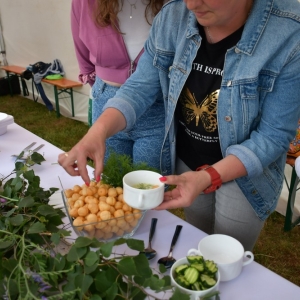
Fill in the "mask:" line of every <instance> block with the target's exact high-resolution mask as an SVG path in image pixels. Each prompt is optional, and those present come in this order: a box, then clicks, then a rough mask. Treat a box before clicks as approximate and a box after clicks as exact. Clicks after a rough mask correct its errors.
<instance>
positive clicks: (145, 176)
mask: <svg viewBox="0 0 300 300" xmlns="http://www.w3.org/2000/svg"><path fill="white" fill-rule="evenodd" d="M160 177H162V175H160V174H159V173H156V172H152V171H143V170H139V171H133V172H130V173H127V174H126V175H125V176H124V177H123V198H124V201H125V202H126V203H127V204H128V205H129V206H131V207H133V208H137V209H141V210H146V209H152V208H155V207H157V206H158V205H159V204H161V203H162V202H163V199H164V191H165V184H164V183H162V182H161V181H160V180H159V178H160ZM141 183H143V184H151V185H156V186H157V187H155V188H153V189H146V190H144V189H139V188H136V187H135V186H136V185H138V184H141Z"/></svg>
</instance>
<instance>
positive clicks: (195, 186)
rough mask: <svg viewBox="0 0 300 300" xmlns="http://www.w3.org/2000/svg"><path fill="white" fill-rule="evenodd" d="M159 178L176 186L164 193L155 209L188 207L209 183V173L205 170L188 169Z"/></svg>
mask: <svg viewBox="0 0 300 300" xmlns="http://www.w3.org/2000/svg"><path fill="white" fill-rule="evenodd" d="M160 180H161V181H162V182H164V183H165V184H168V185H175V186H176V187H175V188H174V189H173V190H171V191H168V192H166V193H165V195H164V201H163V203H162V204H161V205H159V206H158V207H156V208H155V209H156V210H162V209H174V208H178V207H188V206H190V205H191V204H192V202H193V201H194V200H195V198H196V197H197V196H198V195H199V194H200V193H201V192H202V191H203V190H205V189H206V188H207V187H208V186H209V185H210V184H211V178H210V175H209V174H208V173H207V172H205V171H200V172H193V171H190V172H185V173H182V174H181V175H178V176H176V175H171V176H165V177H161V179H160Z"/></svg>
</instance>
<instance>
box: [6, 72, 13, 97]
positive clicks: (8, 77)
mask: <svg viewBox="0 0 300 300" xmlns="http://www.w3.org/2000/svg"><path fill="white" fill-rule="evenodd" d="M6 75H7V80H8V85H9V92H10V96H11V97H12V96H13V90H12V86H11V82H10V73H9V72H8V71H6Z"/></svg>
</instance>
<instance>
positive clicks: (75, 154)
mask: <svg viewBox="0 0 300 300" xmlns="http://www.w3.org/2000/svg"><path fill="white" fill-rule="evenodd" d="M125 126H126V120H125V118H124V116H123V114H122V113H121V112H120V111H119V110H117V109H115V108H108V109H106V110H105V111H104V112H103V113H102V114H101V116H100V117H99V118H98V120H97V121H96V122H95V123H94V125H93V126H92V127H91V128H90V129H89V131H88V132H87V134H86V135H85V136H84V137H83V138H82V139H81V140H80V141H79V142H78V143H77V144H76V145H75V146H74V147H73V148H72V149H71V150H70V151H69V152H68V153H61V154H60V155H59V156H58V163H59V164H60V165H61V166H62V167H63V168H64V169H65V170H66V171H67V173H69V174H70V175H71V176H81V178H82V179H83V181H84V182H85V183H86V184H87V185H88V184H89V183H90V178H89V175H88V171H87V167H86V165H87V159H88V158H90V159H92V160H93V161H94V166H95V173H94V176H95V179H96V181H99V180H100V176H101V173H102V171H103V161H104V155H105V140H106V139H107V138H108V137H110V136H112V135H114V134H116V133H117V132H119V131H121V130H122V129H124V128H125Z"/></svg>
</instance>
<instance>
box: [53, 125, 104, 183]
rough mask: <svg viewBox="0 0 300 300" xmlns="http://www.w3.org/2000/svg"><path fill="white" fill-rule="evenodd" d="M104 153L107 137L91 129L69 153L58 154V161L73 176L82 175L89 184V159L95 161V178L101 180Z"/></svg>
mask: <svg viewBox="0 0 300 300" xmlns="http://www.w3.org/2000/svg"><path fill="white" fill-rule="evenodd" d="M104 154H105V137H103V136H102V135H101V134H100V133H99V134H97V132H95V131H92V130H90V131H89V132H88V133H87V134H86V135H85V136H84V137H83V138H82V139H81V140H80V141H79V142H78V143H77V144H76V145H75V146H74V147H73V148H72V149H71V150H70V151H69V152H68V153H62V154H60V155H59V156H58V163H59V164H60V165H61V166H62V167H63V168H64V169H65V170H66V171H67V173H69V174H70V175H71V176H81V178H82V179H83V181H84V182H85V183H86V184H87V185H89V182H90V178H89V176H88V171H87V167H86V166H87V159H88V158H90V159H92V160H93V161H94V164H95V178H96V181H99V180H100V174H101V172H102V170H103V159H104ZM96 174H97V175H96Z"/></svg>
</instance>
